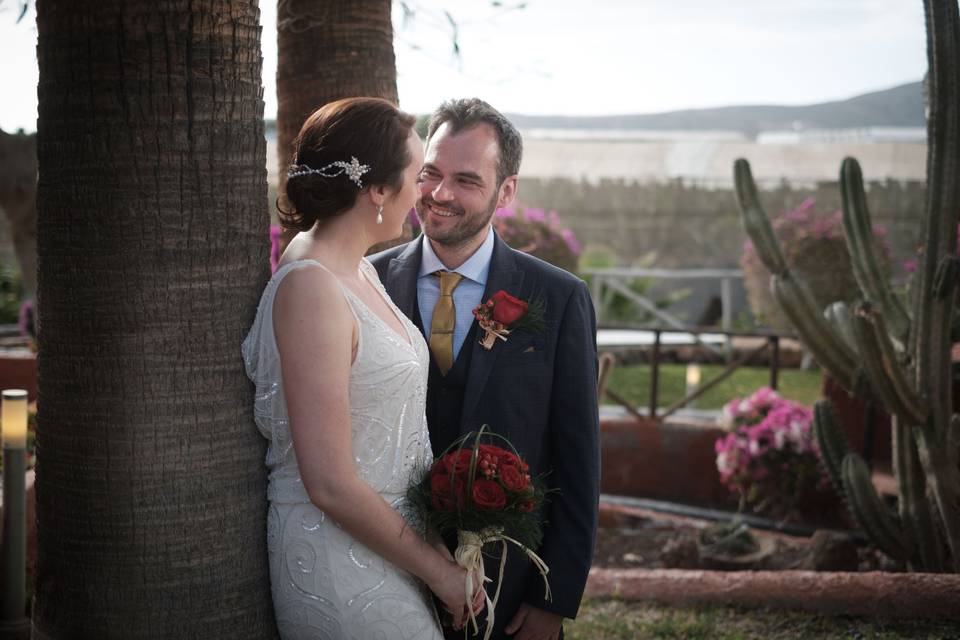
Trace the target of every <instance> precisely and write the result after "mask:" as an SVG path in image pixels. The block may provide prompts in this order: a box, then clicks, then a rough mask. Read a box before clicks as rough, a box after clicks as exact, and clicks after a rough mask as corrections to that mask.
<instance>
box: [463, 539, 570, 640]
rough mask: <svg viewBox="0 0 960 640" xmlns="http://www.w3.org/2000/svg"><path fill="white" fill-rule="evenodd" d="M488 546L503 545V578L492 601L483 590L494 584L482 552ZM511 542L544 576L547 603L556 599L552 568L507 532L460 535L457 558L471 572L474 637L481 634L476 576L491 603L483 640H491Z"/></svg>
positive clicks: (465, 630) (469, 593)
mask: <svg viewBox="0 0 960 640" xmlns="http://www.w3.org/2000/svg"><path fill="white" fill-rule="evenodd" d="M488 542H499V543H501V544H502V545H503V549H502V552H501V553H500V575H499V577H498V578H497V590H496V591H495V592H494V594H493V599H492V600H491V598H490V596H489V595H487V593H486V590H485V589H484V587H483V584H484V583H485V582H492V580H491V579H490V578H488V577H487V576H486V573H485V572H484V569H483V553H482V550H483V545H485V544H487V543H488ZM508 542H512V543H513V544H515V545H517V546H518V547H520V550H521V551H523V552H524V553H526V554H527V557H528V558H530V561H531V562H532V563H533V565H534V566H535V567H536V568H537V571H539V572H540V576H541V577H542V578H543V587H544V598H545V599H546V600H552V599H553V595H552V594H551V592H550V582H549V581H548V580H547V574H548V573H549V572H550V568H549V567H548V566H547V563H545V562H544V561H543V560H542V559H541V558H540V556H538V555H537V554H536V553H535V552H534V551H533V550H532V549H530V548H529V547H527V546H525V545H523V544H521V543H520V542H518V541H516V540H514V539H513V538H511V537H510V536H508V535H504V533H503V529H501V528H499V527H491V528H488V529H483V530H482V531H480V532H479V533H478V532H475V531H463V530H460V531H457V550H456V552H455V553H454V558H455V559H456V561H457V564H458V565H460V566H461V567H463V568H464V569H466V570H467V581H466V582H467V608H468V610H469V612H470V624H472V625H473V633H474V634H476V633H477V632H478V628H477V619H476V617H475V616H474V615H473V608H472V607H470V604H471V603H472V602H473V595H474V591H473V576H474V574H476V575H477V576H478V577H479V578H480V588H481V589H484V599H485V600H486V602H487V627H486V631H485V632H484V634H483V640H489V638H490V634H491V633H493V621H494V614H493V610H494V609H495V608H496V607H497V600H499V599H500V586H501V584H502V583H503V569H504V567H505V566H506V564H507V543H508ZM468 633H469V629H468V627H467V626H466V625H464V627H463V634H464V637H467V634H468Z"/></svg>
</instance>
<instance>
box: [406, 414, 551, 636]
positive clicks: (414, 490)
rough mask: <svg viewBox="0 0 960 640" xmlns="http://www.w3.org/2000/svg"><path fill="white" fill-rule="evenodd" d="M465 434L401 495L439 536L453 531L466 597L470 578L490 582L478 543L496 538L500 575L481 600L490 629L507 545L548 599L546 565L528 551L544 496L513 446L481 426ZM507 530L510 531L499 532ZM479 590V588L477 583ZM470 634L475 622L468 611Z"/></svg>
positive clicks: (537, 536) (535, 539)
mask: <svg viewBox="0 0 960 640" xmlns="http://www.w3.org/2000/svg"><path fill="white" fill-rule="evenodd" d="M486 429H487V426H486V425H484V426H483V427H481V428H480V431H479V432H471V433H468V434H467V435H465V436H463V437H462V438H460V439H459V440H457V441H456V442H455V443H454V444H453V445H451V447H450V448H449V449H447V451H446V452H444V453H443V454H441V455H440V457H438V458H437V459H436V460H435V461H434V463H433V465H432V467H431V468H430V470H429V471H428V472H427V473H425V474H424V476H423V478H422V479H421V480H420V481H419V482H417V483H416V484H414V485H412V486H411V487H410V489H409V490H408V491H407V499H408V500H409V502H410V504H411V505H412V506H413V507H414V508H415V509H416V510H417V511H418V512H419V515H420V518H421V519H422V521H423V523H424V525H425V526H426V529H427V530H428V531H430V530H433V531H436V532H437V533H439V534H441V535H443V534H447V533H453V532H456V534H457V550H456V552H455V553H454V557H455V558H456V560H457V563H458V564H459V565H460V566H462V567H463V568H464V569H466V570H467V601H468V602H470V601H471V600H472V597H473V576H474V575H478V576H479V577H480V584H481V585H483V584H484V583H485V582H491V580H490V579H489V578H487V577H486V575H485V573H484V567H483V556H482V553H481V552H482V550H483V547H484V545H486V544H491V543H497V542H499V543H500V544H501V545H502V549H501V555H500V577H499V579H498V580H497V588H496V591H495V592H494V595H493V598H491V597H490V596H489V595H486V594H485V598H486V601H487V628H486V634H485V635H484V638H488V637H489V636H490V633H491V632H492V631H493V619H494V615H493V610H494V608H495V607H496V604H497V599H498V598H499V596H500V582H501V580H502V578H503V569H504V566H505V564H506V561H507V543H508V542H510V543H513V544H515V545H517V546H518V547H520V549H521V550H523V551H524V552H525V553H526V554H527V556H528V557H529V558H530V560H531V561H532V562H533V563H534V564H535V565H536V567H537V569H538V570H539V571H540V575H542V576H543V582H544V589H545V592H546V598H547V599H548V600H549V599H550V584H549V582H548V581H547V573H548V571H549V569H548V567H547V566H546V564H544V562H543V561H542V560H541V559H540V557H539V556H537V554H536V553H535V552H534V551H533V549H536V548H537V547H538V546H540V541H541V539H542V530H541V523H540V519H539V517H538V516H537V511H538V507H539V506H540V505H541V503H542V502H543V500H544V497H545V496H546V493H547V492H546V491H545V490H544V488H543V484H542V482H540V479H539V478H531V477H530V473H529V466H528V465H527V463H525V462H524V461H523V460H522V459H521V458H520V455H519V454H518V453H517V451H516V449H514V448H513V445H511V444H510V442H509V441H508V440H507V439H506V438H504V437H503V436H499V435H497V434H495V433H491V432H489V431H487V430H486ZM482 438H487V439H490V438H496V439H500V440H502V441H503V442H504V444H505V445H506V448H504V447H499V446H496V445H493V444H486V443H482V442H481V439H482ZM506 531H509V532H510V534H511V535H507V534H506V533H505V532H506ZM481 588H484V587H482V586H481ZM470 622H471V623H472V624H473V628H474V633H476V632H477V624H476V620H475V619H474V617H473V613H472V612H471V613H470Z"/></svg>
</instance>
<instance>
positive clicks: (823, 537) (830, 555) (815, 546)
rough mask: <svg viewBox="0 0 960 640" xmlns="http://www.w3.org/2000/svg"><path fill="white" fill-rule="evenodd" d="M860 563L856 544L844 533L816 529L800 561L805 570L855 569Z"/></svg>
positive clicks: (800, 566)
mask: <svg viewBox="0 0 960 640" xmlns="http://www.w3.org/2000/svg"><path fill="white" fill-rule="evenodd" d="M859 564H860V560H859V555H858V553H857V544H856V542H854V540H853V538H852V537H850V536H849V535H847V534H845V533H839V532H835V531H826V530H824V529H818V530H817V531H815V532H814V534H813V537H811V538H810V546H809V547H808V548H807V552H806V553H805V554H804V557H803V559H802V560H801V561H800V565H799V567H798V568H799V569H804V570H807V571H856V570H857V568H858V566H859Z"/></svg>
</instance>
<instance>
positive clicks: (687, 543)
mask: <svg viewBox="0 0 960 640" xmlns="http://www.w3.org/2000/svg"><path fill="white" fill-rule="evenodd" d="M660 560H661V562H663V566H664V568H667V569H699V568H700V554H699V552H698V550H697V539H696V536H695V534H692V533H689V532H680V534H679V535H677V536H676V537H674V538H670V539H669V540H667V542H666V543H665V544H664V545H663V548H662V549H661V550H660Z"/></svg>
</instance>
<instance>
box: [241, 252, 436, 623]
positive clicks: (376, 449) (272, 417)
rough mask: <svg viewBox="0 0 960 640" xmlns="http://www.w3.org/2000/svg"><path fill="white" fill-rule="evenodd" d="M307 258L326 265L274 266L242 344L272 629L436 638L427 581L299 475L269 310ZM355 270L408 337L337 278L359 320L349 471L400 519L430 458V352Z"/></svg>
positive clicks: (365, 269)
mask: <svg viewBox="0 0 960 640" xmlns="http://www.w3.org/2000/svg"><path fill="white" fill-rule="evenodd" d="M311 267H312V268H321V269H324V268H325V267H323V265H321V264H320V263H319V262H316V261H312V260H299V261H296V262H291V263H288V264H286V265H284V266H282V267H281V268H280V269H278V270H277V272H276V273H275V274H274V276H273V278H272V279H271V280H270V282H269V283H268V284H267V287H266V289H265V290H264V292H263V297H262V298H261V300H260V306H259V308H258V310H257V317H256V320H255V321H254V323H253V327H252V328H251V329H250V333H249V334H248V335H247V337H246V339H245V340H244V342H243V358H244V363H245V365H246V369H247V375H248V376H249V377H250V379H251V380H253V382H254V384H255V386H256V396H255V400H254V416H255V419H256V423H257V427H258V429H259V430H260V432H261V433H262V434H263V436H264V437H265V438H267V440H268V441H269V443H270V444H269V447H268V450H267V458H266V464H267V467H268V468H269V487H268V499H269V501H270V507H269V513H268V516H267V544H268V550H269V557H270V582H271V589H272V593H273V606H274V611H275V613H276V619H277V626H278V628H279V630H280V636H281V637H282V638H283V639H284V640H292V639H296V640H307V639H310V640H321V639H322V640H327V639H329V640H340V639H341V638H343V639H350V640H366V639H368V638H369V639H373V638H377V639H384V640H392V639H393V638H410V639H413V638H417V639H421V638H427V639H430V638H436V639H438V640H439V639H441V638H442V635H441V632H440V629H439V625H438V623H437V619H436V614H435V612H434V609H433V605H432V603H431V600H430V597H429V591H428V590H427V588H426V587H425V586H424V585H423V584H422V583H421V582H420V581H419V580H417V579H416V578H414V577H413V576H411V575H410V574H409V573H407V572H405V571H403V570H402V569H399V568H398V567H396V566H394V565H393V564H391V563H390V562H388V561H386V560H384V559H383V558H382V557H380V556H378V555H376V554H375V553H373V552H372V551H370V550H369V549H368V548H367V547H365V546H364V545H363V544H361V543H360V542H358V541H356V540H354V539H353V538H352V537H351V536H350V534H348V533H347V532H346V531H344V530H343V529H341V528H340V526H339V525H338V524H337V523H336V522H335V521H333V520H332V519H331V518H330V517H328V516H327V515H326V514H324V513H323V512H322V511H320V510H319V509H317V508H316V507H315V506H314V505H313V504H312V503H311V502H310V499H309V498H308V497H307V492H306V490H305V489H304V486H303V482H302V481H301V479H300V471H299V469H298V467H297V460H296V457H295V455H294V450H293V441H292V439H291V436H290V426H289V420H288V415H287V406H286V401H285V399H284V394H283V380H282V377H281V374H280V358H279V354H278V353H277V346H276V341H275V339H274V333H273V317H272V316H273V300H274V296H275V294H276V291H277V287H278V286H279V284H280V282H281V281H282V280H283V278H284V277H285V276H286V275H287V274H288V273H290V272H291V271H294V270H296V269H303V268H311ZM361 271H362V273H363V274H364V276H365V277H366V278H367V279H368V280H369V281H370V282H372V283H373V284H374V287H375V288H377V289H378V291H379V292H380V295H382V296H383V297H384V299H385V300H386V301H387V303H388V305H389V306H390V308H391V309H392V310H393V312H394V313H395V314H396V316H397V317H398V318H399V320H400V321H401V323H402V324H403V326H404V331H405V333H406V334H407V335H406V336H401V335H398V334H397V333H396V331H394V329H392V328H391V327H390V326H388V325H387V324H386V323H385V322H384V321H383V320H382V319H381V318H380V317H379V316H377V315H376V314H375V313H373V312H372V311H371V310H370V309H368V308H367V306H366V305H365V304H364V303H363V301H362V300H360V298H358V297H357V296H356V295H355V294H354V293H353V292H352V291H350V289H349V288H347V287H346V286H344V285H342V284H341V285H340V288H341V290H342V291H343V295H344V297H345V298H346V300H347V302H348V304H349V306H350V308H351V310H352V311H353V313H354V316H355V317H356V321H357V326H358V328H359V341H358V346H357V354H356V358H355V360H354V363H353V365H352V367H351V371H350V386H349V393H350V419H351V431H352V437H353V457H354V464H355V467H356V471H357V474H358V476H359V477H360V478H361V479H362V480H363V481H364V482H366V483H367V484H368V485H370V486H371V487H373V489H374V490H375V491H377V493H379V494H380V495H381V496H382V497H383V499H384V500H386V501H387V502H388V503H389V504H390V505H392V506H393V507H394V508H395V509H397V510H398V511H400V513H401V514H403V515H404V517H405V518H408V519H409V516H408V515H407V514H406V513H404V511H405V510H404V508H403V507H404V493H405V491H406V488H407V486H408V484H409V483H410V481H411V479H412V476H413V474H415V473H417V472H419V471H421V470H422V469H425V468H427V467H428V466H429V464H430V462H431V460H432V454H431V451H430V439H429V435H428V432H427V422H426V416H425V414H424V407H425V402H426V389H427V374H428V363H429V352H428V350H427V346H426V343H425V342H424V340H423V337H422V336H421V335H420V332H419V331H418V330H417V329H416V327H414V325H413V323H411V322H410V321H409V320H408V319H407V318H406V317H405V316H404V315H403V314H402V313H400V311H399V310H397V308H396V307H395V306H394V305H393V303H392V302H391V301H390V299H389V297H387V294H386V291H385V290H384V289H383V286H382V285H381V284H380V280H379V278H378V277H377V274H376V271H375V270H374V268H373V266H372V265H371V264H370V263H369V262H367V260H365V259H364V260H363V261H362V263H361ZM407 338H409V339H410V340H409V341H408V340H407ZM317 366H323V363H320V362H318V363H317ZM411 524H413V525H414V526H416V524H415V523H411Z"/></svg>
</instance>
